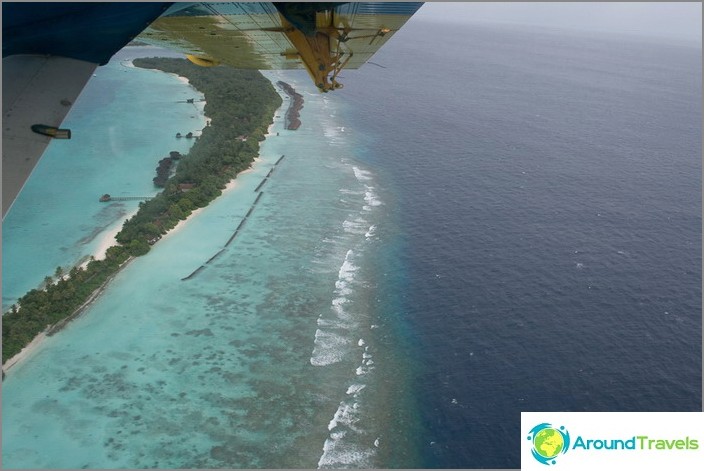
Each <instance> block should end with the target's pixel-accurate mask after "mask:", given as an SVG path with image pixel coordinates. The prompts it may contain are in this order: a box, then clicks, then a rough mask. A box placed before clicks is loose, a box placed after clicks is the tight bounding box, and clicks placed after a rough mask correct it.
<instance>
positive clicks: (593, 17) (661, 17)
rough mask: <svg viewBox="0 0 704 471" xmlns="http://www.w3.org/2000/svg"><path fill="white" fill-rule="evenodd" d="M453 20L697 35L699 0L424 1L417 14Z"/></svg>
mask: <svg viewBox="0 0 704 471" xmlns="http://www.w3.org/2000/svg"><path fill="white" fill-rule="evenodd" d="M416 15H417V17H418V19H421V18H426V19H432V20H437V21H449V22H453V23H468V22H492V23H513V24H525V25H535V26H547V27H554V28H565V29H577V30H585V31H605V32H614V33H636V34H643V35H649V36H666V37H674V38H680V39H690V40H698V41H699V42H700V43H701V38H702V4H701V3H698V2H637V3H636V2H633V3H631V2H589V3H582V2H575V3H568V2H559V3H558V2H554V3H553V2H540V3H533V2H426V4H425V5H423V6H422V7H421V9H420V10H419V11H418V13H417V14H416Z"/></svg>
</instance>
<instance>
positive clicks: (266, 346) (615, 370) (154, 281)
mask: <svg viewBox="0 0 704 471" xmlns="http://www.w3.org/2000/svg"><path fill="white" fill-rule="evenodd" d="M161 54H162V52H157V51H155V50H154V48H129V47H128V48H126V49H125V50H123V51H121V52H120V53H119V54H117V55H116V56H115V57H114V58H113V60H112V61H111V62H110V64H109V65H107V66H105V67H101V68H99V69H98V70H97V73H96V77H94V78H93V79H92V80H91V81H90V82H89V84H88V87H87V88H86V90H85V91H84V93H83V95H82V96H81V97H80V99H79V100H78V101H77V103H76V105H75V106H74V108H73V110H72V111H71V114H69V116H68V117H67V122H66V124H67V126H69V125H70V126H69V127H71V128H72V129H75V135H76V137H75V138H74V139H72V140H71V141H68V144H71V143H73V144H72V146H73V147H71V146H69V145H68V144H67V143H58V144H56V143H54V144H52V146H50V148H49V151H48V153H47V155H45V156H44V158H43V159H42V161H41V162H40V164H39V165H38V167H37V170H36V171H35V173H34V175H33V176H32V178H30V180H29V182H28V184H27V186H26V187H25V189H24V190H23V192H22V193H21V194H20V196H19V198H18V200H17V202H16V203H15V205H14V206H13V210H12V211H11V212H10V213H9V214H8V216H7V218H6V220H5V221H4V224H3V303H4V305H11V304H13V303H15V302H16V298H17V297H18V296H20V295H21V293H22V292H24V291H25V290H26V289H29V288H31V287H33V286H36V285H38V284H39V283H41V281H42V280H43V279H44V277H45V276H46V275H47V274H51V272H53V270H54V268H55V267H56V265H57V264H60V265H61V266H63V267H64V268H68V267H70V266H71V265H72V264H74V263H79V262H80V261H81V260H84V259H85V258H87V257H88V256H90V255H91V254H93V253H95V246H97V245H100V244H99V242H101V241H102V242H104V241H105V240H107V242H110V239H111V238H112V235H111V233H110V231H111V230H112V229H114V228H117V227H119V226H120V224H121V222H122V219H123V218H124V217H126V215H127V214H130V213H131V212H133V211H134V210H135V209H136V208H135V207H133V206H129V205H125V204H122V203H111V204H110V205H106V206H101V205H102V203H99V202H98V201H97V198H98V196H99V195H100V194H102V193H104V192H105V191H108V190H107V189H105V187H106V185H108V184H109V186H110V187H111V188H122V190H123V191H124V192H125V194H128V195H129V194H135V193H136V194H146V193H144V192H145V191H147V190H149V191H156V189H154V188H152V186H151V179H152V178H153V168H154V166H155V165H156V162H157V161H158V159H159V158H160V156H163V155H165V154H167V153H168V152H169V151H170V150H172V149H179V150H182V151H183V152H185V151H187V150H188V148H189V145H187V144H185V143H183V142H180V141H178V140H177V139H176V138H175V137H174V136H175V134H176V132H177V131H178V132H184V131H186V130H195V131H197V130H199V129H200V128H201V127H202V126H203V125H204V123H205V116H204V115H203V110H202V109H197V108H193V107H191V106H186V105H184V104H183V101H184V99H185V98H193V97H198V96H199V95H198V92H197V91H195V90H193V89H192V88H191V87H189V86H188V85H186V84H184V83H183V81H179V79H178V78H176V77H174V76H171V75H168V74H163V73H161V72H156V71H146V70H142V69H137V68H134V67H131V63H130V60H131V59H132V58H134V57H137V56H141V55H161ZM171 55H173V54H171ZM372 62H373V63H372V64H367V65H365V66H363V67H362V68H361V69H360V70H355V71H345V72H344V73H343V74H342V77H340V81H341V82H342V83H343V84H344V85H345V88H344V89H342V90H339V91H335V92H334V93H330V94H326V95H322V94H319V93H317V91H316V90H315V87H314V86H313V84H312V83H311V81H310V79H309V77H308V76H307V74H306V73H305V72H302V71H284V72H278V71H270V72H266V73H265V76H266V77H267V78H268V79H269V80H271V81H272V83H276V82H277V81H278V80H284V81H286V82H288V83H290V84H291V85H292V86H293V87H294V88H296V90H297V91H299V92H300V93H301V94H302V95H303V96H304V99H305V104H304V108H303V110H302V111H301V121H302V123H303V124H302V125H301V127H300V128H299V129H298V130H297V131H289V130H285V129H284V118H283V115H284V114H285V108H282V109H280V110H279V111H277V112H276V116H275V118H274V123H273V124H272V126H271V128H270V130H269V133H268V134H267V137H266V140H265V141H264V142H263V143H262V145H261V151H260V158H259V159H257V161H256V163H255V164H254V165H253V167H252V169H251V170H249V171H247V172H244V173H243V174H241V175H240V176H238V178H237V179H236V180H235V181H234V182H233V183H232V184H231V185H230V186H229V188H228V189H227V190H226V191H224V192H223V195H222V196H221V197H220V198H218V199H217V200H216V201H214V202H213V203H212V204H211V205H209V206H208V207H207V208H205V209H203V210H202V211H199V212H198V213H197V214H193V215H191V217H190V218H189V220H188V221H187V222H186V223H185V224H183V225H181V226H179V229H177V230H174V231H173V233H171V234H169V235H167V236H166V237H164V238H163V239H162V240H161V241H159V243H158V244H156V245H154V247H153V248H152V250H151V251H150V253H149V254H147V255H146V256H144V257H140V258H138V259H136V260H134V261H133V262H131V263H130V264H129V265H128V266H127V267H126V268H125V269H124V270H122V271H121V272H120V273H119V274H118V276H116V277H115V279H114V280H113V281H112V282H111V283H110V285H109V286H108V288H107V289H106V290H105V291H104V292H103V293H102V294H101V296H99V297H98V299H97V300H96V301H95V302H94V303H92V304H91V305H90V307H89V308H87V309H86V310H85V311H84V313H83V314H82V315H81V316H80V317H79V318H77V319H76V320H74V321H72V322H71V323H70V324H69V325H68V326H67V327H66V328H64V329H63V330H61V331H60V332H59V333H57V334H56V335H53V336H51V337H49V338H47V339H46V340H45V341H43V342H42V343H41V344H40V345H39V346H38V347H37V348H36V349H35V350H34V351H33V353H32V354H31V355H29V356H28V357H27V358H25V359H24V360H23V362H22V363H21V364H19V363H18V364H17V365H16V366H13V367H12V369H11V370H9V372H8V375H7V377H6V378H5V380H4V381H3V395H2V407H3V417H2V421H3V423H2V426H3V434H2V436H3V438H2V441H3V444H2V445H3V464H4V465H5V466H6V467H9V468H29V469H37V468H50V469H55V468H81V467H85V468H98V469H102V468H122V469H125V468H128V469H129V468H136V469H140V468H149V467H155V468H174V469H184V468H185V469H188V468H192V469H208V468H213V469H237V468H268V469H276V468H315V467H319V468H344V467H356V468H518V467H519V466H520V457H519V447H520V443H521V441H522V439H523V436H522V435H521V433H520V431H519V426H520V413H521V411H700V410H701V409H702V362H701V358H702V338H701V336H702V305H701V285H702V276H701V273H702V271H701V267H702V257H701V255H702V254H701V242H702V240H701V235H702V218H701V215H702V207H701V201H702V185H701V175H702V148H701V140H702V131H701V129H702V111H701V100H702V88H701V87H702V85H701V83H702V76H701V75H702V72H701V71H702V64H701V43H699V44H687V43H676V42H667V41H663V40H657V39H649V38H639V37H635V36H607V35H589V34H586V33H585V34H580V33H571V32H566V31H557V30H544V29H538V28H531V29H528V28H523V29H521V28H517V27H508V26H491V25H471V26H470V25H467V26H462V27H461V26H452V25H446V24H445V25H441V24H434V23H429V22H428V23H426V22H423V21H422V20H417V19H415V18H413V19H411V21H409V23H408V24H407V25H406V26H405V27H404V28H403V29H402V30H401V31H400V32H398V33H397V34H396V35H394V36H393V37H392V38H391V40H390V41H389V42H388V43H387V44H386V45H385V46H384V47H383V48H382V49H381V50H380V51H379V52H378V53H377V54H376V55H375V56H374V57H373V59H372ZM279 92H280V93H281V94H282V95H283V92H281V91H280V90H279ZM179 102H180V103H181V104H179ZM134 103H142V104H144V103H146V104H147V105H148V106H147V108H148V109H146V108H143V107H142V108H138V107H135V105H133V104H134ZM284 103H285V105H286V98H285V97H284ZM285 105H284V106H285ZM145 110H146V111H145ZM151 110H158V112H157V113H155V112H153V111H151ZM162 115H163V116H166V115H168V116H170V117H173V122H169V123H168V125H166V124H165V122H164V120H163V119H162V118H161V116H162ZM155 117H158V119H157V118H155ZM157 124H158V125H157ZM154 126H157V128H159V129H161V131H163V135H157V134H154V133H150V134H149V142H148V143H147V142H143V141H140V140H139V139H136V138H135V139H127V140H124V139H122V140H121V139H119V138H118V137H119V136H124V135H126V134H125V133H128V132H134V133H135V136H137V137H139V136H143V132H144V131H143V130H144V129H151V128H154ZM129 135H132V134H129ZM80 136H84V137H83V138H81V137H80ZM91 136H92V137H91ZM87 137H91V139H93V140H85V139H87ZM81 139H84V140H81ZM104 142H108V143H109V144H110V145H102V143H104ZM178 146H181V147H178ZM184 146H185V147H184ZM96 149H97V150H99V151H100V152H97V150H96ZM96 153H97V154H98V155H99V156H100V157H103V158H104V159H105V161H107V162H110V165H111V166H110V167H109V168H108V167H106V168H107V169H108V170H110V172H109V173H110V174H109V175H106V174H104V173H101V172H103V171H104V170H105V169H104V168H102V167H104V165H103V164H101V161H100V160H96V159H97V157H96ZM282 155H285V159H281V156H282ZM125 156H130V160H129V161H128V159H125V158H124V157H125ZM89 164H90V165H89ZM96 166H97V167H96ZM113 166H114V168H113ZM98 167H100V168H98ZM57 168H60V169H62V171H63V172H65V173H66V174H67V175H74V176H75V178H76V181H78V182H80V184H77V185H74V187H75V188H72V190H73V191H71V192H67V191H65V188H63V187H64V186H65V185H64V184H62V181H61V179H56V178H55V175H56V169H57ZM272 172H273V173H272ZM269 175H271V177H269ZM262 185H263V186H262ZM262 188H263V189H262ZM260 190H261V191H260ZM110 191H116V190H110ZM47 194H49V195H51V198H50V200H51V202H52V205H51V207H50V208H49V207H47V206H45V205H43V204H38V203H37V201H39V202H45V201H47V198H46V196H42V195H47ZM134 206H136V203H135V205H134ZM49 209H50V210H51V211H49ZM50 216H51V217H50ZM245 220H246V224H244V221H245ZM243 224H244V225H243ZM240 227H241V228H243V229H242V230H241V231H239V234H238V235H237V238H236V239H235V241H234V242H233V243H232V244H229V245H227V244H225V242H226V241H228V240H229V239H230V238H231V237H232V235H233V230H235V228H240ZM238 230H239V229H238ZM56 234H59V235H60V237H56ZM30 236H31V237H30ZM32 237H34V238H32ZM37 240H39V241H41V240H47V242H43V243H38V242H37ZM59 240H60V243H58V241H59ZM211 262H212V263H211ZM199 267H201V269H200V271H198V270H199ZM203 267H204V268H203ZM47 270H49V272H50V273H47ZM194 270H196V271H197V273H198V274H197V276H194V277H192V278H188V279H186V280H184V278H186V277H187V275H189V274H192V273H195V272H194ZM20 312H21V310H20Z"/></svg>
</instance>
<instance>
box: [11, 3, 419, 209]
mask: <svg viewBox="0 0 704 471" xmlns="http://www.w3.org/2000/svg"><path fill="white" fill-rule="evenodd" d="M421 5H422V2H361V3H357V2H349V3H339V2H312V3H297V2H290V3H289V2H273V3H271V2H256V3H255V2H218V3H208V2H196V3H193V2H176V3H171V2H169V3H149V2H144V3H142V2H135V3H123V2H114V3H36V2H28V3H21V2H3V3H2V13H3V15H2V18H3V32H2V54H3V118H2V120H3V123H2V126H3V135H2V137H3V155H2V165H3V169H2V170H3V171H2V215H3V218H4V217H5V214H6V213H7V211H8V210H9V208H10V206H11V204H12V202H13V201H14V199H15V197H16V196H17V194H18V193H19V191H20V190H21V188H22V186H23V185H24V183H25V181H26V180H27V178H28V177H29V175H30V173H31V171H32V169H33V168H34V166H35V165H36V163H37V162H38V160H39V158H40V157H41V154H42V153H43V151H44V149H45V148H46V146H47V145H48V143H49V142H50V141H51V140H52V139H57V138H65V139H67V138H70V137H71V130H68V129H61V128H60V125H61V121H62V120H63V118H64V117H65V116H66V114H67V113H68V111H69V109H70V108H71V105H72V103H73V102H74V101H75V99H76V97H77V96H78V94H79V93H80V91H81V90H82V88H83V87H84V85H85V84H86V83H87V81H88V80H89V79H90V77H91V74H92V73H93V71H94V69H95V67H96V66H98V65H103V64H106V63H107V62H108V61H109V60H110V58H111V57H112V56H113V55H114V54H115V53H116V52H117V51H118V50H120V49H121V48H122V47H124V46H125V45H126V44H127V43H128V42H130V41H131V40H134V39H137V40H139V41H142V42H146V43H149V44H153V45H158V46H162V47H165V48H168V49H172V50H176V51H180V52H183V53H184V54H185V55H186V57H188V59H189V60H191V61H192V62H194V63H195V64H198V65H202V66H214V65H218V64H221V63H223V64H228V65H231V66H233V67H237V68H253V69H305V70H307V71H308V73H309V74H310V76H311V78H312V80H313V83H314V84H315V85H316V87H317V88H318V89H319V90H320V91H321V92H328V91H331V90H336V89H339V88H342V84H341V83H340V82H339V81H338V75H339V73H340V71H341V70H342V69H344V68H347V69H354V68H358V67H360V66H361V65H363V64H364V63H365V62H367V61H368V60H369V59H370V58H371V57H372V55H373V54H374V53H375V52H376V51H377V50H378V49H379V48H380V47H381V46H383V45H384V43H385V42H386V41H388V40H389V38H390V37H391V36H393V34H394V33H395V32H396V31H398V29H399V28H401V27H402V26H403V24H404V23H405V22H406V21H407V20H408V19H409V18H410V17H411V16H412V15H413V14H414V13H415V12H416V11H417V10H418V9H419V8H420V7H421ZM73 132H80V131H79V130H73Z"/></svg>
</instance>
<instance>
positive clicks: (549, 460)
mask: <svg viewBox="0 0 704 471" xmlns="http://www.w3.org/2000/svg"><path fill="white" fill-rule="evenodd" d="M528 440H530V441H532V442H533V448H532V449H531V453H532V454H533V458H535V459H536V460H537V461H538V462H540V463H542V464H545V465H551V464H555V463H557V460H556V458H557V456H558V455H560V454H565V453H567V450H569V448H570V434H569V432H568V431H567V430H565V427H564V426H560V427H559V428H555V427H553V426H552V424H549V423H542V424H539V425H536V426H535V427H533V428H532V429H531V431H530V435H529V436H528Z"/></svg>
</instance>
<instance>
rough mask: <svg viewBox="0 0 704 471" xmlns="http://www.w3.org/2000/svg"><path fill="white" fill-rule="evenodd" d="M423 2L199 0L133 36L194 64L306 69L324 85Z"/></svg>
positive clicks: (334, 84) (331, 84)
mask: <svg viewBox="0 0 704 471" xmlns="http://www.w3.org/2000/svg"><path fill="white" fill-rule="evenodd" d="M421 5H422V3H408V2H382V3H374V2H364V3H328V2H319V3H280V2H275V3H263V2H259V3H200V4H195V5H192V6H189V7H186V8H183V7H182V6H180V5H178V4H177V5H176V6H174V7H172V9H171V10H170V11H168V12H167V13H166V14H164V15H162V16H161V17H159V18H158V19H157V20H156V21H154V22H153V23H152V24H151V25H150V26H149V27H148V28H147V29H145V30H144V31H143V32H142V33H141V34H140V35H139V36H138V38H137V39H138V40H140V41H144V42H146V43H149V44H153V45H156V46H162V47H168V48H172V49H176V50H179V51H181V52H183V53H185V54H186V55H187V57H188V58H189V59H190V60H191V61H193V62H194V63H196V64H199V65H204V66H208V65H216V64H219V63H221V62H224V63H226V64H229V65H231V66H233V67H237V68H253V69H306V70H307V71H308V73H309V74H310V76H311V78H312V79H313V83H315V85H316V86H317V87H318V89H319V90H320V91H322V92H327V91H330V90H334V89H337V88H342V84H340V83H339V82H338V81H337V76H338V74H339V72H340V71H341V70H342V69H343V68H348V69H355V68H359V67H360V66H361V65H362V64H364V63H365V62H366V61H368V60H369V58H370V57H371V56H372V55H373V54H374V53H375V52H376V51H377V50H379V48H380V47H381V46H383V45H384V43H385V42H386V41H388V39H389V38H390V37H391V36H393V34H394V33H395V32H396V31H398V30H399V29H400V28H401V27H402V26H403V24H404V23H405V22H406V21H407V20H408V19H409V18H410V17H411V16H412V15H413V14H414V13H415V12H416V11H417V10H418V8H420V6H421Z"/></svg>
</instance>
